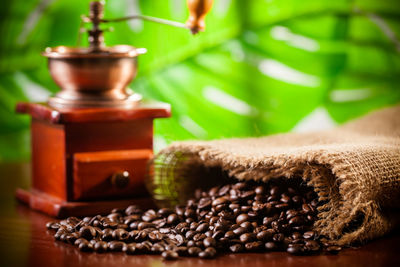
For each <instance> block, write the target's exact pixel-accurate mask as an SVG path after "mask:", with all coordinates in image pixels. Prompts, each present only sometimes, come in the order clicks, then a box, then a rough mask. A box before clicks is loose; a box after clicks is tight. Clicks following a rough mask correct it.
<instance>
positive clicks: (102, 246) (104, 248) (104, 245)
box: [93, 241, 108, 253]
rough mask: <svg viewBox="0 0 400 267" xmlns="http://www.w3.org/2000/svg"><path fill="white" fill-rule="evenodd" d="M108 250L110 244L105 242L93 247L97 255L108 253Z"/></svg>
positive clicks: (97, 243)
mask: <svg viewBox="0 0 400 267" xmlns="http://www.w3.org/2000/svg"><path fill="white" fill-rule="evenodd" d="M107 248H108V244H107V242H104V241H98V242H96V243H95V244H94V246H93V249H94V251H96V252H97V253H103V252H106V251H107Z"/></svg>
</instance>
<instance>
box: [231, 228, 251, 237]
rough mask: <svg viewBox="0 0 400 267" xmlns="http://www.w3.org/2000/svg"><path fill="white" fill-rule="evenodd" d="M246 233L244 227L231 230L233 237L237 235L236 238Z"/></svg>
mask: <svg viewBox="0 0 400 267" xmlns="http://www.w3.org/2000/svg"><path fill="white" fill-rule="evenodd" d="M247 232H248V231H247V229H246V228H244V227H238V228H236V229H235V230H233V233H234V234H235V235H238V236H240V235H242V234H244V233H247Z"/></svg>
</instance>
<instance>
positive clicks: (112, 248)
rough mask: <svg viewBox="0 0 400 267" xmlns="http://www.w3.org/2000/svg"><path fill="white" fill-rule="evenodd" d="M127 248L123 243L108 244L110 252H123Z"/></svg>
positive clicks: (112, 242) (113, 242)
mask: <svg viewBox="0 0 400 267" xmlns="http://www.w3.org/2000/svg"><path fill="white" fill-rule="evenodd" d="M125 246H126V244H125V243H124V242H121V241H111V242H109V243H108V248H109V249H110V251H122V250H124V247H125Z"/></svg>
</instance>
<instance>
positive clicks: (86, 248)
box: [78, 241, 93, 252]
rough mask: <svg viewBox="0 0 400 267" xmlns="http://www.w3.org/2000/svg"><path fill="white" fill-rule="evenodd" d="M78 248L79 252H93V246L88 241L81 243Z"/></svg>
mask: <svg viewBox="0 0 400 267" xmlns="http://www.w3.org/2000/svg"><path fill="white" fill-rule="evenodd" d="M78 248H79V250H80V251H82V252H90V251H92V250H93V245H92V244H90V243H89V242H88V241H86V242H81V243H80V244H79V245H78Z"/></svg>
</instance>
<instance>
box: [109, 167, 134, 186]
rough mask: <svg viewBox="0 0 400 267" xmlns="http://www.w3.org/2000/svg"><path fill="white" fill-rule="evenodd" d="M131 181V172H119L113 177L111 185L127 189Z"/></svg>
mask: <svg viewBox="0 0 400 267" xmlns="http://www.w3.org/2000/svg"><path fill="white" fill-rule="evenodd" d="M129 180H130V175H129V172H127V171H123V172H117V173H114V174H113V175H112V176H111V184H112V185H113V186H115V187H117V188H120V189H121V188H125V187H127V186H128V184H129Z"/></svg>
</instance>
